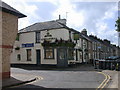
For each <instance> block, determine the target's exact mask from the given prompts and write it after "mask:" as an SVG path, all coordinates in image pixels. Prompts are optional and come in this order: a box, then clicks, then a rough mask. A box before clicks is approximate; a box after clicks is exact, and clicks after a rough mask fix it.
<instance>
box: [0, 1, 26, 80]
mask: <svg viewBox="0 0 120 90" xmlns="http://www.w3.org/2000/svg"><path fill="white" fill-rule="evenodd" d="M22 17H26V16H25V15H23V14H22V13H20V12H19V11H17V10H16V9H14V8H12V7H11V6H9V5H8V4H6V3H4V2H2V1H0V64H1V65H0V69H1V70H0V78H9V77H10V54H11V52H12V48H13V44H14V41H15V38H16V34H17V32H18V18H22Z"/></svg>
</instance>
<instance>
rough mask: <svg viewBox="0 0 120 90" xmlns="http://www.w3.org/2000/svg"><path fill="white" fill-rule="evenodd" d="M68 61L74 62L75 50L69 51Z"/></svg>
mask: <svg viewBox="0 0 120 90" xmlns="http://www.w3.org/2000/svg"><path fill="white" fill-rule="evenodd" d="M68 59H69V60H74V49H68Z"/></svg>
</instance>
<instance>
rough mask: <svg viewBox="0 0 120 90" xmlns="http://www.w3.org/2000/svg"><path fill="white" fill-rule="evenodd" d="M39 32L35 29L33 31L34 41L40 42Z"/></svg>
mask: <svg viewBox="0 0 120 90" xmlns="http://www.w3.org/2000/svg"><path fill="white" fill-rule="evenodd" d="M40 36H41V32H40V31H36V32H35V42H36V43H40V39H41V37H40Z"/></svg>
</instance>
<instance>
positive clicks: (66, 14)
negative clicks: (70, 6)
mask: <svg viewBox="0 0 120 90" xmlns="http://www.w3.org/2000/svg"><path fill="white" fill-rule="evenodd" d="M68 13H69V12H66V20H67V16H68Z"/></svg>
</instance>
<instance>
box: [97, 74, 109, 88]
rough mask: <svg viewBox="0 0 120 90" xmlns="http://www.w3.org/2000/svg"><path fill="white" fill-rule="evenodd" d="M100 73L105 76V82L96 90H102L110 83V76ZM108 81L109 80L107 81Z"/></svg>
mask: <svg viewBox="0 0 120 90" xmlns="http://www.w3.org/2000/svg"><path fill="white" fill-rule="evenodd" d="M98 73H100V74H103V75H104V76H105V79H104V81H103V82H102V83H101V84H100V85H99V86H98V88H97V89H96V90H98V89H100V90H101V89H102V88H104V86H105V85H106V84H107V83H108V81H109V80H110V76H109V75H106V74H104V73H102V72H98ZM107 77H109V79H108V78H107ZM107 79H108V80H107Z"/></svg>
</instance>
